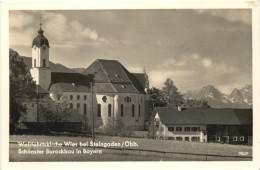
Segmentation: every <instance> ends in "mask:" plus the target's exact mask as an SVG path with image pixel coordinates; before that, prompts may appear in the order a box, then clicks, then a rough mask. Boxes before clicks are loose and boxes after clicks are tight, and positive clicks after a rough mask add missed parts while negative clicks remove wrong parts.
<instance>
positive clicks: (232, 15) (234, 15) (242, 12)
mask: <svg viewBox="0 0 260 170" xmlns="http://www.w3.org/2000/svg"><path fill="white" fill-rule="evenodd" d="M195 11H196V12H198V13H199V14H209V15H211V16H216V17H221V18H224V19H225V20H227V21H229V22H241V23H244V24H247V25H251V23H252V19H251V11H250V10H249V9H237V10H234V9H196V10H195Z"/></svg>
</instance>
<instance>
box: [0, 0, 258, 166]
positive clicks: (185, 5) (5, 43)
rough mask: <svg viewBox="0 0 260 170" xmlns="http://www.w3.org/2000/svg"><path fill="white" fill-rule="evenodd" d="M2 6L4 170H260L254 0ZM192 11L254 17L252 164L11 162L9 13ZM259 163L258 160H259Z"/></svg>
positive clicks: (2, 149)
mask: <svg viewBox="0 0 260 170" xmlns="http://www.w3.org/2000/svg"><path fill="white" fill-rule="evenodd" d="M0 5H1V6H0V7H1V8H0V9H1V20H0V21H1V25H0V26H1V34H0V35H1V47H0V50H1V62H0V64H1V65H0V68H1V72H0V73H1V77H0V82H1V86H0V87H1V93H0V94H1V100H0V101H1V105H0V108H1V123H0V124H1V166H2V167H1V168H2V169H3V170H9V169H12V170H13V169H28V170H29V169H34V170H35V169H37V170H38V169H92V168H94V169H99V168H100V169H101V168H106V169H107V168H109V169H110V168H111V169H112V168H113V169H131V170H132V169H139V168H140V169H148V168H149V169H159V168H160V169H161V168H163V169H168V168H169V169H230V168H233V169H243V170H244V169H256V170H257V169H260V161H259V160H260V157H259V153H260V138H259V136H260V114H259V113H258V112H259V111H260V103H259V98H260V78H259V73H260V58H259V4H258V2H255V1H251V2H245V1H237V2H235V1H225V2H209V1H200V2H194V1H192V2H187V1H184V2H183V1H182V2H181V1H177V2H174V1H165V0H164V1H160V2H158V1H150V0H143V1H132V2H131V1H111V0H110V1H100V0H99V1H96V2H94V1H88V2H76V3H75V2H74V3H73V2H55V3H53V2H2V3H1V4H0ZM172 8H174V9H193V8H200V9H204V8H207V9H209V8H212V9H213V8H222V9H227V8H232V9H233V8H249V9H252V16H253V26H252V28H253V30H252V31H253V111H254V114H253V136H254V139H253V161H248V162H244V161H242V162H238V161H236V162H233V161H229V162H217V161H212V162H199V161H196V162H188V161H182V162H177V161H173V162H151V161H149V162H33V163H32V162H9V131H8V130H9V105H8V103H9V102H8V101H9V74H8V73H9V57H8V56H9V22H8V11H9V10H22V9H34V10H48V9H49V10H51V9H52V10H54V9H55V10H59V9H60V10H61V9H62V10H67V9H73V10H77V9H172ZM257 160H258V161H257Z"/></svg>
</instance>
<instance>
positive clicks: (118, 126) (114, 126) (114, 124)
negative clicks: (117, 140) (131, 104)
mask: <svg viewBox="0 0 260 170" xmlns="http://www.w3.org/2000/svg"><path fill="white" fill-rule="evenodd" d="M103 129H104V132H105V133H107V134H110V135H114V136H126V137H131V136H133V134H134V128H133V127H131V126H126V125H125V124H124V123H123V122H122V121H121V120H108V122H107V123H106V125H105V126H104V127H103Z"/></svg>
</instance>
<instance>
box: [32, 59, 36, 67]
mask: <svg viewBox="0 0 260 170" xmlns="http://www.w3.org/2000/svg"><path fill="white" fill-rule="evenodd" d="M33 62H34V67H36V59H34V60H33Z"/></svg>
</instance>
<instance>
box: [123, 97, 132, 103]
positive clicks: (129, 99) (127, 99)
mask: <svg viewBox="0 0 260 170" xmlns="http://www.w3.org/2000/svg"><path fill="white" fill-rule="evenodd" d="M124 100H125V102H127V103H129V102H131V101H132V99H131V97H129V96H127V97H125V99H124Z"/></svg>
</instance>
